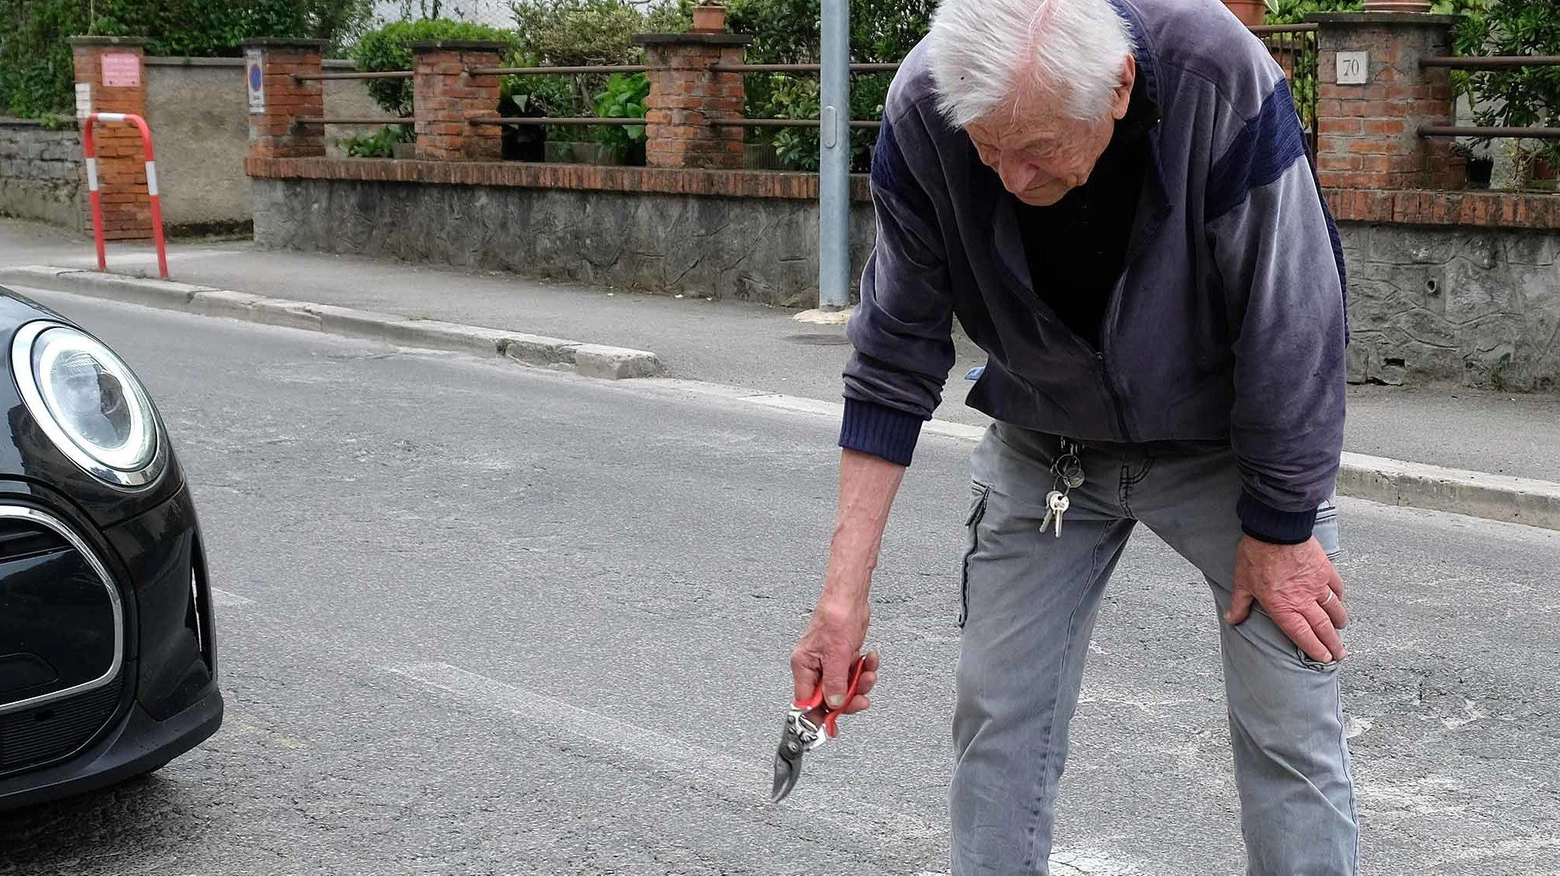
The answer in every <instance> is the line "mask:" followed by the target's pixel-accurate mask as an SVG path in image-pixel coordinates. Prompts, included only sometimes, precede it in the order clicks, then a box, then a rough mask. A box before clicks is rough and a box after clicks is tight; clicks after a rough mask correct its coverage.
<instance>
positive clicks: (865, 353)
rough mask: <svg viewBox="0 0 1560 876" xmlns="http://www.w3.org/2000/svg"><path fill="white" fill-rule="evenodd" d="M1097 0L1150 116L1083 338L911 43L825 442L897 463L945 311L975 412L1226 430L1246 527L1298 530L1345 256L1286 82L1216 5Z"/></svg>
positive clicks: (1338, 411) (1065, 424)
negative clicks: (964, 343) (1145, 164)
mask: <svg viewBox="0 0 1560 876" xmlns="http://www.w3.org/2000/svg"><path fill="white" fill-rule="evenodd" d="M1112 2H1113V3H1114V4H1115V5H1116V7H1117V9H1118V10H1119V11H1120V12H1121V14H1122V15H1123V16H1124V17H1125V18H1126V19H1127V20H1128V22H1129V24H1130V26H1131V32H1132V37H1133V43H1134V46H1133V54H1134V55H1135V56H1136V59H1137V69H1138V75H1139V76H1141V77H1144V78H1145V81H1146V84H1147V86H1148V89H1149V91H1148V96H1149V97H1150V98H1151V99H1152V100H1153V102H1154V103H1155V104H1156V105H1157V106H1158V107H1159V113H1160V122H1159V124H1158V125H1156V126H1155V127H1154V129H1153V130H1152V131H1151V132H1150V134H1149V142H1150V145H1149V151H1150V158H1149V168H1148V171H1147V173H1146V174H1145V181H1144V185H1143V193H1142V195H1141V199H1140V201H1139V206H1138V210H1137V218H1136V221H1135V224H1134V227H1133V231H1132V238H1131V242H1130V244H1129V247H1128V250H1127V259H1126V267H1125V270H1124V271H1123V273H1122V276H1121V278H1120V279H1119V280H1118V281H1117V283H1116V286H1115V288H1114V290H1113V292H1112V298H1111V301H1110V305H1109V307H1108V309H1107V311H1106V313H1105V319H1104V323H1103V324H1102V326H1101V328H1100V345H1099V349H1098V350H1097V351H1096V350H1095V349H1094V347H1093V346H1091V345H1090V344H1089V343H1087V342H1085V341H1084V340H1083V339H1081V338H1079V337H1078V336H1077V335H1076V334H1074V333H1073V332H1072V331H1071V330H1070V329H1068V328H1067V326H1065V325H1064V324H1063V323H1062V322H1061V320H1060V319H1059V318H1058V317H1057V316H1056V314H1055V313H1054V312H1053V311H1052V310H1051V309H1050V308H1049V307H1047V306H1046V305H1045V304H1043V303H1042V302H1041V301H1040V299H1039V297H1038V296H1037V295H1036V294H1035V291H1034V289H1035V284H1040V283H1044V282H1046V278H1045V277H1043V276H1041V277H1034V278H1031V277H1030V275H1029V268H1028V265H1027V262H1026V259H1025V254H1024V246H1023V240H1022V237H1021V235H1020V231H1019V227H1018V222H1017V218H1016V213H1015V210H1014V205H1015V203H1016V199H1015V198H1013V196H1012V195H1010V194H1008V193H1007V192H1006V191H1005V190H1004V189H1003V188H1002V183H1001V181H1000V179H999V178H998V177H997V175H996V173H995V172H993V171H992V170H991V169H989V168H987V167H986V166H985V165H983V164H982V163H981V162H980V159H979V158H978V157H977V156H976V153H975V147H974V145H973V144H972V143H971V142H970V139H969V136H968V135H967V134H965V133H964V132H963V131H962V130H959V129H955V128H953V127H951V126H949V125H948V123H947V122H946V121H945V120H944V119H943V118H942V116H941V115H940V114H939V113H938V112H937V107H936V96H935V93H934V91H933V87H932V78H931V73H930V70H929V68H928V64H927V50H926V48H927V47H926V43H925V41H923V42H922V44H921V45H919V46H917V47H916V48H915V49H914V50H912V51H911V53H910V54H909V56H908V57H906V59H905V61H904V64H903V65H902V66H901V67H900V70H899V73H898V74H897V75H896V76H895V78H894V82H893V85H892V86H891V87H890V89H889V94H888V100H887V103H886V106H885V108H884V113H883V127H882V131H881V134H880V137H879V140H878V146H877V151H876V153H875V154H874V157H873V162H872V198H873V204H874V206H875V208H876V213H877V240H876V246H875V247H874V249H873V252H872V255H871V257H870V258H869V259H868V262H867V266H866V270H865V272H864V273H863V275H862V279H861V303H860V305H859V306H858V307H857V309H856V312H855V314H854V315H853V316H852V318H851V321H850V326H849V334H850V339H851V342H852V343H853V344H854V346H855V354H854V355H853V356H852V358H851V361H850V364H849V365H848V366H847V367H846V370H845V399H846V403H845V418H844V424H843V428H842V430H841V437H840V444H841V445H842V446H844V447H846V448H848V449H853V450H860V451H863V452H867V453H872V454H874V455H877V456H880V457H882V458H884V459H887V460H889V461H891V462H897V463H899V464H902V465H908V464H909V463H910V459H911V455H912V452H913V450H914V447H915V442H916V439H917V437H918V435H919V433H920V427H921V423H922V421H924V420H927V419H930V418H931V416H932V412H933V411H934V410H935V409H936V407H937V405H938V403H939V402H940V400H941V396H942V387H943V382H944V380H945V379H946V377H947V375H948V371H949V369H950V368H952V366H953V362H954V348H953V341H952V330H953V317H954V316H957V317H958V319H959V322H960V324H961V325H963V327H964V329H965V331H966V332H967V333H968V334H969V336H970V338H971V339H972V340H974V341H975V342H976V343H977V344H978V345H980V347H981V348H982V349H984V350H985V351H986V353H987V355H988V362H987V365H986V368H985V371H984V373H983V374H982V375H981V377H980V379H979V381H977V383H976V384H975V386H974V387H973V388H972V389H971V391H970V395H969V403H970V404H971V405H972V406H974V407H976V408H978V409H979V410H982V411H984V412H985V413H987V414H989V415H990V416H992V417H994V418H996V419H998V420H1002V421H1005V422H1008V423H1013V424H1016V425H1019V426H1023V427H1026V428H1030V429H1037V430H1041V431H1045V432H1051V433H1056V434H1061V435H1066V436H1069V437H1072V438H1075V439H1078V440H1081V441H1084V442H1087V441H1090V440H1094V441H1113V442H1148V441H1160V440H1219V441H1228V442H1230V443H1231V445H1232V446H1233V449H1234V452H1235V455H1236V458H1237V460H1238V463H1239V466H1240V471H1241V478H1242V483H1243V487H1244V490H1243V493H1242V496H1241V499H1240V502H1239V503H1238V506H1237V511H1238V513H1239V515H1240V519H1241V522H1242V525H1243V527H1244V528H1245V530H1246V531H1247V532H1248V533H1249V534H1251V535H1253V536H1256V537H1258V538H1263V539H1266V540H1269V541H1276V542H1285V543H1293V542H1298V541H1303V540H1305V539H1306V538H1308V537H1310V534H1311V528H1312V526H1313V524H1314V522H1315V516H1316V508H1317V506H1318V505H1320V504H1321V503H1322V502H1323V501H1324V500H1326V499H1327V498H1328V497H1329V495H1330V494H1331V493H1332V490H1333V484H1334V480H1335V478H1336V476H1337V471H1338V462H1339V455H1340V453H1341V452H1342V449H1343V416H1344V368H1345V362H1344V346H1345V343H1346V338H1345V335H1346V327H1345V315H1344V298H1343V288H1344V267H1343V253H1342V248H1341V246H1340V245H1339V242H1338V234H1337V229H1336V228H1335V226H1334V225H1333V221H1332V217H1331V216H1330V215H1329V214H1328V212H1327V209H1326V206H1325V205H1324V204H1323V202H1322V197H1321V192H1320V190H1319V189H1318V187H1317V184H1316V180H1315V177H1314V175H1313V174H1312V171H1311V166H1310V163H1309V162H1308V161H1307V160H1306V157H1305V137H1304V135H1303V133H1302V131H1301V128H1300V124H1299V120H1298V119H1297V118H1296V114H1295V108H1294V103H1293V100H1292V99H1291V97H1290V93H1289V87H1288V84H1287V82H1286V81H1285V78H1284V74H1283V71H1282V70H1281V69H1279V67H1278V65H1277V64H1276V63H1274V61H1273V59H1272V57H1271V56H1270V55H1269V54H1268V51H1267V49H1266V47H1264V46H1263V45H1262V43H1261V42H1260V41H1259V40H1258V39H1257V38H1256V37H1254V36H1253V35H1252V34H1251V33H1250V32H1249V31H1248V30H1246V28H1245V27H1244V26H1242V25H1241V24H1240V22H1239V21H1237V20H1236V18H1235V17H1234V16H1233V15H1231V14H1230V12H1229V11H1228V10H1227V9H1225V7H1224V6H1223V5H1222V4H1221V3H1219V2H1218V0H1112Z"/></svg>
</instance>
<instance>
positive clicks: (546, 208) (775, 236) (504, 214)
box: [252, 162, 873, 307]
mask: <svg viewBox="0 0 1560 876" xmlns="http://www.w3.org/2000/svg"><path fill="white" fill-rule="evenodd" d="M386 163H389V162H386ZM252 187H253V196H254V217H255V241H256V243H258V244H260V245H261V246H267V247H279V248H290V249H298V250H304V251H321V252H336V253H354V254H362V255H372V256H381V257H390V258H397V259H404V260H407V261H415V262H420V263H431V264H445V265H458V266H462V267H470V268H482V269H492V270H505V271H514V272H516V273H520V274H524V275H527V276H531V277H541V278H557V279H566V280H572V281H576V282H581V283H591V284H600V285H608V286H615V287H619V288H624V289H635V290H640V291H645V292H655V293H667V294H672V293H681V294H687V295H698V296H701V297H711V298H716V299H737V300H745V301H755V302H759V303H763V304H771V305H775V306H778V307H803V306H806V307H811V306H814V305H815V304H816V302H817V299H818V203H817V200H816V198H814V199H813V200H801V199H789V198H766V197H750V198H735V197H709V196H704V195H691V194H677V193H662V192H648V193H631V192H618V191H582V190H578V189H562V188H522V187H495V186H454V185H427V184H421V183H397V182H376V181H364V180H321V179H263V178H257V179H254V180H253V181H252ZM854 211H855V213H854V215H853V217H852V219H853V221H852V223H851V229H852V230H851V252H852V261H853V263H854V267H853V269H852V276H858V275H859V274H860V270H861V265H862V264H863V263H864V261H865V259H866V255H867V252H868V251H869V250H870V249H871V247H872V227H873V226H872V207H871V205H870V204H868V203H858V204H856V205H855V207H854Z"/></svg>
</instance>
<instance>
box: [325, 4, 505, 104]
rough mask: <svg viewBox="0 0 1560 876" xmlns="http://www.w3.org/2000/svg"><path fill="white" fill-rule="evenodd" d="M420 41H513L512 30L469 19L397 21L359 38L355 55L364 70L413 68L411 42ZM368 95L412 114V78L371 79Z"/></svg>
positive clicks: (355, 47)
mask: <svg viewBox="0 0 1560 876" xmlns="http://www.w3.org/2000/svg"><path fill="white" fill-rule="evenodd" d="M419 40H495V41H498V42H502V43H507V44H510V45H513V44H514V41H515V35H514V32H513V31H508V30H500V29H498V28H496V27H488V26H487V25H485V24H477V23H475V22H470V21H451V20H449V19H444V18H439V19H431V20H423V21H395V22H391V23H390V24H387V25H385V26H384V27H381V28H379V29H378V30H371V31H369V32H368V33H365V34H363V35H362V36H361V37H359V38H358V41H357V45H355V46H353V47H352V57H353V58H355V59H356V60H357V65H358V69H359V70H362V71H364V72H383V71H388V70H410V69H412V50H411V48H410V45H411V44H412V43H414V42H418V41H419ZM368 94H369V96H370V97H372V98H373V99H374V101H375V102H376V103H378V104H379V105H380V106H381V107H383V108H384V109H385V111H386V112H389V113H394V114H395V115H398V116H409V115H411V114H412V80H410V79H370V80H369V81H368Z"/></svg>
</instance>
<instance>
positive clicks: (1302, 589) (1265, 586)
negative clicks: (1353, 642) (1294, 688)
mask: <svg viewBox="0 0 1560 876" xmlns="http://www.w3.org/2000/svg"><path fill="white" fill-rule="evenodd" d="M1253 601H1256V602H1258V603H1260V604H1261V605H1262V607H1263V608H1264V609H1265V610H1266V611H1267V613H1268V616H1269V617H1271V618H1273V622H1274V623H1275V624H1278V628H1279V629H1280V630H1283V631H1284V635H1286V636H1288V637H1289V638H1290V639H1291V640H1292V641H1293V642H1294V643H1295V644H1296V645H1299V646H1300V650H1302V651H1304V652H1305V653H1306V654H1307V655H1308V656H1309V657H1310V658H1311V659H1312V660H1317V661H1320V662H1322V663H1331V662H1332V661H1333V660H1342V659H1343V658H1344V657H1345V656H1347V654H1348V652H1347V651H1346V650H1344V647H1343V640H1342V639H1341V638H1339V636H1338V631H1339V630H1341V629H1343V628H1344V626H1346V625H1347V624H1348V622H1349V616H1348V614H1347V613H1346V612H1345V611H1344V610H1343V579H1342V578H1340V577H1338V570H1337V569H1335V568H1333V564H1332V561H1331V560H1329V559H1327V552H1326V551H1325V550H1323V549H1322V545H1321V543H1320V542H1318V541H1317V540H1316V539H1314V538H1313V539H1311V540H1310V541H1307V542H1303V543H1301V544H1268V543H1267V542H1262V541H1257V540H1256V539H1254V538H1251V537H1249V536H1247V537H1245V538H1242V539H1241V540H1240V546H1239V547H1237V548H1236V549H1235V598H1234V600H1233V601H1232V602H1231V603H1230V610H1229V611H1228V612H1226V613H1225V615H1224V619H1225V620H1226V621H1228V622H1229V623H1230V625H1231V626H1234V625H1237V624H1239V623H1241V622H1242V621H1244V620H1245V619H1246V618H1247V617H1248V616H1249V615H1250V614H1251V603H1252V602H1253Z"/></svg>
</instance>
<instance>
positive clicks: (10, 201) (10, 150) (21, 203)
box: [0, 119, 87, 228]
mask: <svg viewBox="0 0 1560 876" xmlns="http://www.w3.org/2000/svg"><path fill="white" fill-rule="evenodd" d="M82 165H83V160H82V151H81V134H80V133H79V132H78V131H77V130H76V129H75V128H74V127H67V128H62V129H60V130H55V131H51V130H47V129H45V128H44V127H43V126H42V125H40V124H38V123H37V122H31V121H24V120H21V119H0V216H16V217H20V218H23V219H37V220H41V221H43V222H52V223H54V224H56V225H65V226H68V227H70V228H82V227H84V224H85V223H86V222H87V185H86V178H85V176H84V172H83V170H82Z"/></svg>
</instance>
